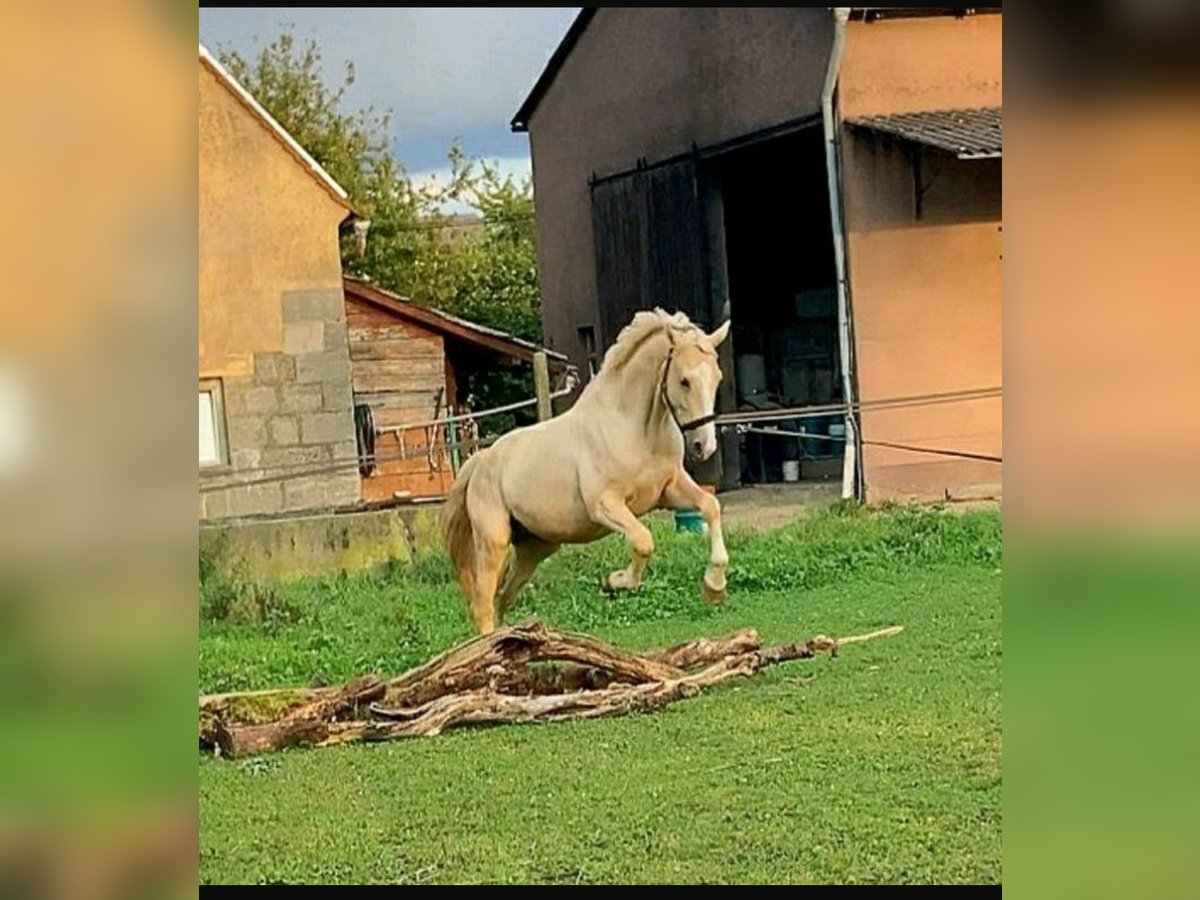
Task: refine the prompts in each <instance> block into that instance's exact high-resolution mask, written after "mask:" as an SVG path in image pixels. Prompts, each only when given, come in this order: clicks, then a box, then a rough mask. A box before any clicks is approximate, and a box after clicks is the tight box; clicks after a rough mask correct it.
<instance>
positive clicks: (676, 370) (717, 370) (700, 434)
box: [663, 321, 729, 461]
mask: <svg viewBox="0 0 1200 900" xmlns="http://www.w3.org/2000/svg"><path fill="white" fill-rule="evenodd" d="M668 334H669V335H670V338H671V355H670V357H669V359H668V363H667V367H666V370H665V372H664V373H663V394H664V395H665V397H666V401H667V404H668V405H669V407H670V410H671V413H672V414H673V415H674V417H675V421H676V422H677V423H678V425H679V427H680V430H682V431H683V440H684V446H685V448H686V451H687V455H688V457H689V458H690V459H692V460H696V461H700V460H705V459H708V458H709V457H710V456H712V455H713V454H714V453H716V452H717V426H716V424H715V422H714V419H715V414H714V410H715V408H716V402H717V386H718V385H719V384H720V383H721V366H720V364H719V363H718V361H717V347H718V346H719V345H720V343H721V341H723V340H725V338H726V337H727V336H728V334H729V322H728V321H726V322H725V324H724V325H722V326H720V327H719V328H718V329H717V330H716V331H714V332H713V333H712V334H705V333H704V332H703V331H701V330H700V329H699V328H694V329H689V330H688V331H686V332H683V333H680V332H677V331H673V330H670V329H669V330H668Z"/></svg>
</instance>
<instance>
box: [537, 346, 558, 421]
mask: <svg viewBox="0 0 1200 900" xmlns="http://www.w3.org/2000/svg"><path fill="white" fill-rule="evenodd" d="M533 389H534V391H535V392H536V393H537V417H538V421H539V422H545V421H546V420H547V419H549V418H551V417H552V416H553V415H554V411H553V410H552V409H551V407H550V366H549V364H548V363H547V361H546V354H545V353H544V352H542V351H540V350H539V351H538V352H537V353H535V354H533Z"/></svg>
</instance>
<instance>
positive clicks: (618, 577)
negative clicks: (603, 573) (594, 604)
mask: <svg viewBox="0 0 1200 900" xmlns="http://www.w3.org/2000/svg"><path fill="white" fill-rule="evenodd" d="M626 577H627V576H626V575H625V572H624V570H621V571H617V572H612V573H610V574H609V575H608V577H607V578H605V579H604V582H603V585H604V590H605V592H606V593H609V594H616V593H619V592H620V591H632V590H633V589H634V588H635V587H636V585H631V584H628V583H627V582H626Z"/></svg>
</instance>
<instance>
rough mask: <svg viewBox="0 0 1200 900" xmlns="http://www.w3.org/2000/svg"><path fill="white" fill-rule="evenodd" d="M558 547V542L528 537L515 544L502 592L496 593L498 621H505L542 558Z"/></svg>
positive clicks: (501, 587) (501, 588) (502, 584)
mask: <svg viewBox="0 0 1200 900" xmlns="http://www.w3.org/2000/svg"><path fill="white" fill-rule="evenodd" d="M557 549H558V544H548V543H546V542H545V541H541V540H538V539H537V538H533V537H527V538H524V539H523V540H520V541H518V542H517V543H515V544H513V554H512V557H511V558H510V559H509V561H508V566H507V568H506V569H505V573H504V581H503V582H502V583H501V585H500V593H499V594H497V595H496V623H497V624H500V623H502V622H503V621H504V617H505V616H506V615H507V614H508V611H509V610H510V609H511V608H512V604H513V601H514V600H516V599H517V594H518V593H520V590H521V588H523V587H524V586H525V583H526V582H528V581H529V579H530V578H531V577H532V576H533V573H534V570H536V569H537V567H538V566H539V565H540V564H541V562H542V560H544V559H546V557H548V556H550V555H551V554H552V553H554V552H555V551H556V550H557Z"/></svg>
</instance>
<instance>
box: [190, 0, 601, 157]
mask: <svg viewBox="0 0 1200 900" xmlns="http://www.w3.org/2000/svg"><path fill="white" fill-rule="evenodd" d="M577 12H578V9H577V8H560V9H212V8H202V9H201V10H200V40H201V42H202V43H203V44H204V45H205V46H206V47H207V48H208V49H209V50H211V51H212V52H213V53H216V52H218V50H236V51H237V52H239V53H241V54H242V55H243V56H247V55H250V54H254V53H256V52H257V51H258V49H259V48H261V47H262V46H263V45H264V44H267V43H270V42H271V40H272V39H273V38H274V37H275V36H277V35H278V34H279V33H280V32H281V31H282V30H284V28H285V27H286V26H287V25H289V24H290V25H291V26H292V29H291V30H292V32H293V33H294V34H295V35H296V38H297V40H298V41H303V40H306V39H308V38H313V39H315V40H316V41H317V43H318V44H319V46H320V48H321V52H322V57H323V61H324V65H325V66H326V69H327V71H328V72H329V73H330V76H331V77H330V82H331V83H332V82H333V81H334V79H335V78H337V77H338V76H340V74H341V72H342V70H343V67H344V65H345V62H346V61H347V60H352V61H353V62H354V65H355V69H356V72H357V81H356V83H355V84H354V86H353V87H352V88H351V90H350V91H349V92H348V94H347V105H348V106H350V107H352V108H357V107H359V106H367V105H373V106H375V107H377V108H379V109H391V110H392V113H393V120H392V131H393V142H394V146H395V148H396V154H397V156H398V157H399V158H400V160H401V161H402V162H403V163H404V164H405V166H406V167H407V168H408V171H409V172H410V173H411V174H413V175H414V176H416V177H418V178H420V177H427V176H428V175H429V174H431V173H436V172H438V171H444V170H445V160H446V150H447V148H448V147H449V146H450V143H451V142H452V141H453V140H454V139H455V138H459V139H460V141H461V143H462V147H463V149H464V150H465V151H466V152H467V154H468V155H470V156H482V157H485V158H487V159H490V160H497V161H499V162H500V163H501V166H502V168H503V169H504V170H506V171H517V172H528V170H529V144H528V137H527V136H526V135H523V134H512V133H510V131H509V128H508V122H509V119H511V118H512V115H513V113H514V112H516V110H517V107H518V106H520V105H521V101H522V100H524V99H525V96H526V94H528V92H529V89H530V88H531V87H532V86H533V83H534V81H535V80H537V76H538V75H539V74H540V73H541V71H542V68H543V67H544V66H545V64H546V61H547V60H548V59H549V58H550V54H551V53H553V52H554V48H555V47H556V46H558V42H559V41H560V40H561V38H562V36H563V35H564V34H565V33H566V30H567V28H568V26H569V25H570V24H571V20H572V19H573V18H574V17H575V14H576V13H577Z"/></svg>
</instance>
